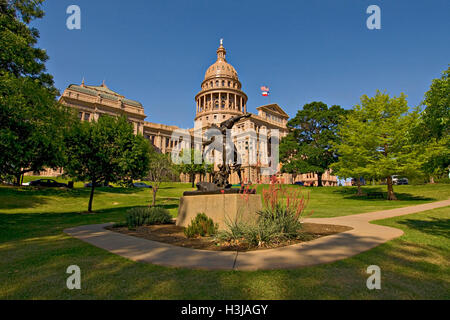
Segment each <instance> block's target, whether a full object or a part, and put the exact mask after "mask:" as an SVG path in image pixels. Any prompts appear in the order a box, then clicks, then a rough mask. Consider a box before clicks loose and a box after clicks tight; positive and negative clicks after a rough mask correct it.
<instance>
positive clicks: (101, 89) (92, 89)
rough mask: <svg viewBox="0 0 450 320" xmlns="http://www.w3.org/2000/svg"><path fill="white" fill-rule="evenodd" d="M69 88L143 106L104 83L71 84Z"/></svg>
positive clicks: (135, 105)
mask: <svg viewBox="0 0 450 320" xmlns="http://www.w3.org/2000/svg"><path fill="white" fill-rule="evenodd" d="M69 88H70V89H72V90H74V91H77V92H81V93H85V94H89V95H92V96H100V97H102V98H104V99H108V100H112V101H118V100H119V99H120V100H122V101H123V102H124V103H126V104H129V105H131V106H134V107H139V108H142V104H141V103H140V102H138V101H135V100H131V99H127V98H125V97H124V96H123V95H121V94H119V93H117V92H115V91H112V90H111V89H109V88H108V87H107V86H106V85H105V84H102V85H101V86H87V85H81V86H80V85H77V84H71V85H69Z"/></svg>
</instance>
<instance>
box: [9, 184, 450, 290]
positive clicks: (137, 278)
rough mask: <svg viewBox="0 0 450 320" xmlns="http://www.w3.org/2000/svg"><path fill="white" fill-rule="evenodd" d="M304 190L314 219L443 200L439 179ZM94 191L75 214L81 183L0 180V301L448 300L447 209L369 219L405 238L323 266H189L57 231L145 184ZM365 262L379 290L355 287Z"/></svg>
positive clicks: (133, 202)
mask: <svg viewBox="0 0 450 320" xmlns="http://www.w3.org/2000/svg"><path fill="white" fill-rule="evenodd" d="M373 188H374V189H376V188H381V186H380V187H373ZM384 188H385V186H384V187H383V190H384ZM190 189H191V188H190V185H189V184H165V185H163V187H162V189H161V191H160V194H159V198H158V202H159V203H160V204H162V205H164V206H166V207H167V208H169V210H171V213H172V214H173V215H176V211H177V206H178V198H179V196H180V195H181V194H182V192H183V191H184V190H190ZM306 190H307V191H309V192H310V198H311V201H310V207H309V209H311V210H314V215H313V216H314V217H325V216H329V217H331V216H337V215H347V214H354V213H360V212H368V211H374V210H382V209H388V208H394V207H399V206H405V205H414V204H420V203H424V202H429V201H436V200H442V199H448V198H450V186H449V185H425V186H398V187H396V189H395V190H396V191H397V192H398V193H400V199H401V200H399V201H395V202H389V201H386V200H381V199H377V200H367V199H360V198H359V199H358V198H355V197H354V196H353V195H352V192H355V190H354V188H346V187H336V188H320V189H319V188H307V189H306ZM98 191H99V192H98V193H96V197H95V199H94V210H96V212H97V214H94V215H88V214H82V212H84V211H85V210H86V208H87V199H88V194H89V190H88V189H83V188H75V189H74V190H68V191H65V190H29V189H28V188H19V189H17V188H10V187H0V230H1V231H0V299H309V298H319V299H348V298H355V299H366V298H373V299H379V298H388V299H395V298H406V299H409V298H414V299H415V298H425V299H436V298H441V299H450V271H449V270H450V265H449V261H450V234H449V232H450V231H449V230H450V207H446V208H441V209H435V210H431V211H428V212H423V213H417V214H412V215H407V216H403V217H398V218H392V219H387V220H383V221H378V222H377V223H379V224H383V225H388V226H393V227H396V228H399V229H402V230H404V231H405V235H404V236H402V237H401V238H398V239H395V240H393V241H390V242H388V243H386V244H384V245H381V246H379V247H377V248H375V249H372V250H370V251H368V252H365V253H362V254H359V255H357V256H355V257H353V258H350V259H345V260H342V261H339V262H335V263H332V264H328V265H322V266H316V267H307V268H300V269H297V270H281V271H280V270H276V271H258V272H236V271H195V270H187V269H176V268H166V267H160V266H154V265H149V264H144V263H136V262H133V261H129V260H127V259H124V258H121V257H119V256H116V255H113V254H110V253H108V252H107V251H104V250H101V249H98V248H96V247H93V246H91V245H88V244H86V243H84V242H82V241H79V240H76V239H72V238H71V237H69V236H67V235H65V234H64V233H63V232H62V230H63V229H65V228H68V227H72V226H77V225H85V224H94V223H103V222H110V221H120V220H123V216H124V213H125V211H126V209H127V208H130V207H133V206H142V205H147V204H148V203H149V202H150V201H151V194H150V191H149V190H148V189H122V188H114V189H108V188H102V189H99V190H98ZM259 191H260V190H259ZM73 264H76V265H78V266H80V268H81V270H82V290H74V291H71V290H68V289H67V288H66V287H65V281H66V278H67V276H68V275H67V274H66V273H65V270H66V268H67V267H68V266H69V265H73ZM372 264H375V265H379V266H380V267H381V272H382V290H379V291H369V290H368V289H367V288H366V285H365V283H366V279H367V277H368V275H367V274H366V273H365V270H366V268H367V266H369V265H372Z"/></svg>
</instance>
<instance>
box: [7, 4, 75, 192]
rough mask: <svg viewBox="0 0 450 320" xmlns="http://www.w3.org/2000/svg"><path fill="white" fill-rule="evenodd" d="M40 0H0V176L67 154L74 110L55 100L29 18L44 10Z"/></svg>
mask: <svg viewBox="0 0 450 320" xmlns="http://www.w3.org/2000/svg"><path fill="white" fill-rule="evenodd" d="M41 3H42V1H41V0H34V1H32V0H14V1H5V0H0V163H1V165H0V177H1V178H2V179H10V178H11V177H15V181H16V183H17V184H19V183H20V180H21V176H22V175H23V174H24V173H26V172H30V171H40V170H42V169H43V168H44V167H51V168H56V167H58V166H60V165H61V161H62V160H63V150H62V148H63V143H62V140H63V134H64V130H65V129H66V128H67V126H70V121H71V113H70V112H69V111H68V110H67V108H65V107H63V106H61V105H59V104H58V103H57V102H56V96H57V94H58V91H57V90H56V88H55V87H54V86H53V78H52V76H51V75H49V74H48V73H46V69H45V62H46V61H47V59H48V56H47V54H46V52H45V50H42V49H40V48H36V47H35V45H36V43H37V39H38V37H39V32H38V31H37V30H36V29H35V28H30V27H29V25H28V24H29V23H30V22H31V21H32V20H33V19H36V18H41V17H42V16H43V14H44V12H43V11H42V9H41V7H40V5H41Z"/></svg>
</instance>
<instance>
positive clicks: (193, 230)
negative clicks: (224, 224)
mask: <svg viewBox="0 0 450 320" xmlns="http://www.w3.org/2000/svg"><path fill="white" fill-rule="evenodd" d="M217 229H218V225H217V224H214V221H213V220H212V219H211V218H208V217H207V216H206V214H204V213H199V214H197V216H196V217H195V218H194V219H192V221H191V223H190V224H189V225H188V227H187V228H186V229H184V234H185V235H186V237H188V238H194V237H198V236H200V237H204V236H206V235H209V236H212V235H215V234H216V233H217Z"/></svg>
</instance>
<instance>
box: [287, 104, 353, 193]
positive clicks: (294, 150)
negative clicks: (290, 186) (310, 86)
mask: <svg viewBox="0 0 450 320" xmlns="http://www.w3.org/2000/svg"><path fill="white" fill-rule="evenodd" d="M345 113H346V110H344V109H342V108H341V107H340V106H336V105H334V106H332V107H330V108H328V106H327V105H326V104H325V103H323V102H312V103H309V104H306V105H304V106H303V109H302V110H299V111H298V112H297V115H296V116H295V117H294V118H292V119H291V120H289V122H288V128H289V130H290V132H289V134H288V135H287V136H286V137H285V138H283V139H282V140H281V143H280V160H281V162H282V163H283V166H282V171H283V172H286V173H292V174H299V173H310V172H313V173H315V174H317V176H318V185H319V186H322V174H323V173H325V172H326V171H327V170H328V169H329V168H330V165H331V164H332V163H333V162H336V161H337V154H336V153H335V152H334V150H333V149H332V148H331V143H332V142H333V141H334V140H335V139H336V128H337V125H338V123H339V120H340V117H341V116H342V115H344V114H345Z"/></svg>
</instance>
